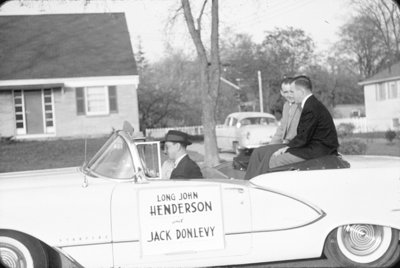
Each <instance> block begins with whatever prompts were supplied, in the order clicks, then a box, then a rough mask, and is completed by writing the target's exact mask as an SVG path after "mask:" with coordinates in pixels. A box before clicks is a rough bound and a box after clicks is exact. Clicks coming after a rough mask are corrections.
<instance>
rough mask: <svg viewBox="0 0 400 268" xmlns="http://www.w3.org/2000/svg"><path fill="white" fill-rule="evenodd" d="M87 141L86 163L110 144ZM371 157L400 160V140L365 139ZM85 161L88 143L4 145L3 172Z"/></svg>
mask: <svg viewBox="0 0 400 268" xmlns="http://www.w3.org/2000/svg"><path fill="white" fill-rule="evenodd" d="M106 139H107V138H106V137H104V138H91V139H87V140H86V143H87V153H86V159H88V160H89V159H90V158H91V157H92V156H93V155H94V154H95V153H96V152H97V151H98V150H99V149H100V147H101V146H102V145H103V144H104V142H105V141H106ZM361 139H362V140H363V141H364V142H366V144H367V151H366V154H368V155H389V156H400V140H399V139H395V140H394V141H393V142H392V143H389V142H388V141H387V140H385V139H382V138H368V139H366V138H361ZM189 155H190V157H191V158H192V159H193V160H195V161H197V162H200V161H203V155H202V154H200V153H198V152H194V151H189ZM84 161H85V139H59V140H46V141H8V142H7V141H2V142H0V172H11V171H24V170H34V169H47V168H62V167H74V166H80V165H82V163H83V162H84Z"/></svg>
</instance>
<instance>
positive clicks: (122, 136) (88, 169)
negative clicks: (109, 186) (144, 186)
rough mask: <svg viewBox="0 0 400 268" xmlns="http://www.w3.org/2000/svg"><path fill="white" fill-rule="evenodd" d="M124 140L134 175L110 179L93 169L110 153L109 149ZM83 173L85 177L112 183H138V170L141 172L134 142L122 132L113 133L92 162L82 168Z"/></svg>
mask: <svg viewBox="0 0 400 268" xmlns="http://www.w3.org/2000/svg"><path fill="white" fill-rule="evenodd" d="M118 138H120V139H122V142H124V143H125V145H126V146H127V149H128V153H129V155H130V157H129V160H131V165H132V168H133V172H134V173H133V175H132V176H131V177H129V178H116V177H110V176H105V175H103V174H99V173H97V172H96V171H95V170H93V169H92V167H93V165H94V164H96V163H97V161H98V160H99V159H100V158H101V157H102V156H103V155H104V154H105V153H107V152H108V149H109V147H110V146H111V145H112V144H113V143H114V142H115V141H116V140H117V139H118ZM81 170H82V172H83V173H84V174H85V175H89V176H91V177H94V178H103V179H107V180H112V181H133V180H135V181H136V176H137V174H138V170H140V166H138V165H137V163H136V161H135V153H134V150H132V142H131V141H130V138H129V137H128V136H127V134H126V133H125V132H124V131H122V130H119V131H115V132H113V133H112V135H111V136H110V137H109V138H108V140H107V141H106V142H105V143H104V144H103V146H102V147H101V148H100V150H99V151H98V152H97V153H96V154H95V155H94V156H93V157H92V158H91V159H90V161H89V162H88V163H87V164H85V165H83V166H82V168H81Z"/></svg>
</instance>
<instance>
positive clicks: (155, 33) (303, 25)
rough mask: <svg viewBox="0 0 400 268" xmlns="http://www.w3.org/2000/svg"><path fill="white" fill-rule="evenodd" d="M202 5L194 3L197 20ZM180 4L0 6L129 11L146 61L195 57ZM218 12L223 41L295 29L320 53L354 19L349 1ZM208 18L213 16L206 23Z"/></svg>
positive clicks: (27, 2)
mask: <svg viewBox="0 0 400 268" xmlns="http://www.w3.org/2000/svg"><path fill="white" fill-rule="evenodd" d="M21 2H23V5H21ZM202 2H203V1H199V0H196V1H191V3H194V6H193V12H194V13H195V14H194V16H195V17H197V15H198V12H199V10H200V5H199V4H201V3H202ZM208 2H209V3H210V2H211V1H208ZM179 3H180V1H179V0H91V2H90V3H89V4H87V5H85V0H73V1H69V0H61V1H58V0H51V1H48V0H38V1H32V0H12V1H11V2H8V3H6V4H4V5H3V6H2V7H1V8H0V15H11V14H19V15H21V14H48V13H85V12H89V13H91V12H125V14H126V18H127V24H128V29H129V32H130V35H131V40H132V46H133V50H134V52H137V49H138V44H139V43H141V46H142V48H143V50H144V52H145V56H146V58H147V59H148V60H149V61H157V60H158V59H160V58H162V57H163V55H164V54H165V51H166V48H168V49H174V50H177V51H178V50H183V51H184V52H185V53H188V54H190V53H195V50H194V45H193V41H192V40H191V39H190V36H189V33H188V30H187V27H186V24H185V22H184V20H183V15H182V14H180V15H178V16H176V18H175V19H174V15H175V14H177V10H178V8H179ZM208 7H209V6H208ZM208 10H209V9H208ZM219 10H220V38H221V39H223V38H224V37H225V36H224V35H225V34H226V33H228V32H229V34H235V33H246V34H249V35H251V36H252V38H253V41H254V42H256V43H260V42H261V41H262V40H263V37H264V36H265V32H266V31H271V30H274V29H275V28H277V27H278V28H286V27H289V26H292V27H295V28H300V29H303V30H304V31H305V32H306V33H307V34H309V35H310V36H311V37H312V38H313V40H314V42H315V44H316V47H317V51H320V52H323V51H328V50H329V48H330V47H331V46H332V45H333V44H334V42H335V41H336V40H337V38H338V37H337V33H338V30H339V27H340V26H341V25H343V24H344V23H345V22H346V20H347V19H348V17H349V16H350V14H351V12H352V6H351V5H350V0H220V1H219ZM178 13H179V12H178ZM209 18H210V15H209V12H208V13H206V14H205V15H204V20H205V21H207V19H209ZM207 26H208V25H207V24H205V25H204V26H203V29H207ZM226 29H229V31H228V30H226ZM203 36H207V33H204V34H203Z"/></svg>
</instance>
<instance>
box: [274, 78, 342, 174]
mask: <svg viewBox="0 0 400 268" xmlns="http://www.w3.org/2000/svg"><path fill="white" fill-rule="evenodd" d="M291 86H292V88H293V95H294V99H295V102H296V103H298V104H301V108H302V112H301V115H300V121H299V124H298V126H297V135H296V136H295V137H294V138H293V139H292V140H291V141H290V142H289V143H288V144H287V146H285V147H283V148H281V149H279V150H278V151H276V152H275V153H274V154H273V155H272V157H271V159H270V162H269V166H270V168H274V167H278V166H283V165H288V164H292V163H296V162H300V161H304V160H308V159H313V158H317V157H321V156H325V155H331V154H337V148H338V147H339V142H338V137H337V133H336V128H335V124H334V123H333V119H332V116H331V114H330V113H329V111H328V109H327V108H326V107H325V106H324V105H323V104H322V103H321V102H320V101H318V100H317V98H315V97H314V96H313V94H312V93H311V90H312V83H311V80H310V79H309V78H308V77H307V76H304V75H300V76H297V77H295V78H293V80H292V83H291Z"/></svg>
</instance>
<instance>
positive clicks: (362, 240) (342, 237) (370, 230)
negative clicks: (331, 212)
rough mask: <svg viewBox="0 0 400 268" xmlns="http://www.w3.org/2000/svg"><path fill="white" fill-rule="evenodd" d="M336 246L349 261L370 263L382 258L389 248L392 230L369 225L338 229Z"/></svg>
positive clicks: (346, 226)
mask: <svg viewBox="0 0 400 268" xmlns="http://www.w3.org/2000/svg"><path fill="white" fill-rule="evenodd" d="M337 240H338V246H339V248H340V250H341V251H342V253H343V254H344V255H345V256H346V257H347V258H349V259H350V260H352V261H354V262H358V263H372V262H374V261H376V260H378V259H379V258H381V257H382V256H384V255H385V254H386V253H387V251H388V250H389V248H390V245H391V241H392V229H391V228H390V227H386V226H378V225H371V224H353V225H345V226H342V227H340V228H338V231H337Z"/></svg>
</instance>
